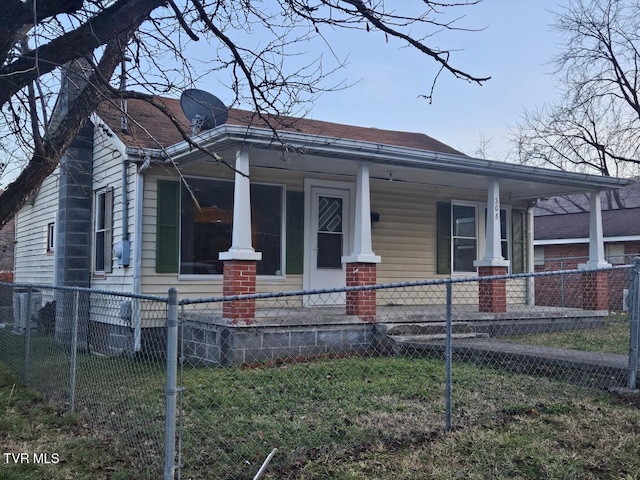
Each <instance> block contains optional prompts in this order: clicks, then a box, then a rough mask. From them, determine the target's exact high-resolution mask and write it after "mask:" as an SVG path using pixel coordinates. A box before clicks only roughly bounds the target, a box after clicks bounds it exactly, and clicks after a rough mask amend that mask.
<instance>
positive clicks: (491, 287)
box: [478, 266, 507, 313]
mask: <svg viewBox="0 0 640 480" xmlns="http://www.w3.org/2000/svg"><path fill="white" fill-rule="evenodd" d="M506 273H507V267H496V266H492V267H478V275H479V276H481V277H489V276H492V275H506ZM478 307H479V310H480V311H481V312H489V313H506V311H507V281H506V280H505V279H503V280H480V282H479V284H478Z"/></svg>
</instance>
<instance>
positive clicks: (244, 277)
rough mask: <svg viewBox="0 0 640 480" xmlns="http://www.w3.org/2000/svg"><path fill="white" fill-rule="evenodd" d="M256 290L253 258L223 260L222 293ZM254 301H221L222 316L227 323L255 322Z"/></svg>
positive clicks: (249, 292) (243, 293)
mask: <svg viewBox="0 0 640 480" xmlns="http://www.w3.org/2000/svg"><path fill="white" fill-rule="evenodd" d="M255 292H256V262H255V260H225V262H224V273H223V276H222V294H223V295H224V296H230V295H247V294H251V293H255ZM255 317H256V301H255V299H251V300H234V301H231V302H223V304H222V318H224V319H226V320H227V321H229V323H240V322H244V323H246V324H249V323H253V322H255Z"/></svg>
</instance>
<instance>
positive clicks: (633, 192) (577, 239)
mask: <svg viewBox="0 0 640 480" xmlns="http://www.w3.org/2000/svg"><path fill="white" fill-rule="evenodd" d="M605 195H606V194H605V193H604V192H603V193H602V194H601V197H602V201H603V204H606V205H607V207H608V208H606V209H603V210H602V213H601V215H602V239H603V242H602V248H603V255H604V259H605V261H606V262H608V263H609V264H612V265H622V264H628V263H631V262H632V261H633V258H634V257H636V256H638V255H640V184H639V183H637V182H634V183H632V184H631V185H629V186H627V187H625V188H622V189H620V190H619V191H618V192H617V196H618V198H619V200H618V201H617V202H611V201H606V200H605ZM620 207H622V208H620ZM588 209H589V205H588V203H587V202H585V199H584V198H583V197H581V196H572V197H569V198H558V199H547V200H544V201H542V202H540V203H539V205H538V207H537V208H536V215H535V229H534V268H535V271H537V272H541V271H557V270H572V269H576V268H579V266H580V265H581V264H583V263H585V262H586V261H587V260H588V258H589V248H590V238H589V231H590V213H589V211H588ZM619 274H620V275H626V272H620V273H619ZM612 275H613V273H612ZM544 282H545V281H544V280H543V279H540V280H539V282H538V285H537V290H536V295H537V296H536V301H537V304H542V302H543V300H542V298H543V297H544V296H545V295H544V292H545V290H546V289H555V288H556V287H557V286H556V285H551V284H552V283H553V280H551V279H548V280H547V284H548V285H546V287H545V283H544ZM609 283H610V284H612V285H613V284H616V283H617V284H619V282H615V281H612V282H609ZM574 284H575V282H570V281H565V282H564V283H563V285H562V288H561V292H562V295H561V296H560V297H555V301H556V304H558V305H560V304H562V303H563V302H562V299H563V298H574V299H575V298H579V296H577V295H573V294H572V290H574V289H577V288H579V287H578V286H576V285H574ZM546 297H547V300H546V304H547V305H549V296H546ZM567 306H572V305H567ZM609 309H611V310H622V309H623V291H620V290H619V289H617V290H610V291H609Z"/></svg>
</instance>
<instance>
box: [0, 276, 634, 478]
mask: <svg viewBox="0 0 640 480" xmlns="http://www.w3.org/2000/svg"><path fill="white" fill-rule="evenodd" d="M639 272H640V265H637V266H636V268H635V269H632V267H631V266H630V265H623V266H618V267H615V268H609V269H602V270H597V271H595V270H594V271H584V270H565V271H561V272H540V273H535V274H523V275H509V276H494V277H482V278H481V279H479V278H456V279H447V280H433V281H423V282H411V283H402V284H392V285H375V286H368V287H353V288H347V289H344V288H343V289H334V290H322V291H299V292H287V293H275V294H274V293H271V294H256V295H245V296H237V297H216V298H205V299H182V300H180V301H178V298H177V292H176V291H174V290H172V291H171V292H169V296H168V297H167V298H155V297H129V296H125V295H122V294H113V293H109V292H96V291H89V290H82V289H51V288H47V287H33V286H21V285H11V284H2V285H0V304H1V305H2V306H1V307H0V308H2V309H4V310H0V315H2V317H0V324H4V328H0V360H2V361H3V362H5V363H7V364H8V365H10V366H11V368H12V369H14V370H15V371H16V372H18V373H19V375H20V376H21V377H22V378H23V380H24V381H25V382H26V383H27V384H29V385H31V386H33V387H35V388H37V389H39V390H41V391H43V392H45V393H46V395H47V396H48V397H49V398H52V399H53V400H54V401H56V402H57V403H59V404H60V405H62V406H64V407H65V408H67V409H69V410H73V411H74V412H77V414H78V415H81V416H82V417H83V418H86V419H87V422H88V423H89V424H90V425H91V426H92V427H94V428H96V429H97V431H99V432H102V434H103V435H105V436H106V437H109V439H110V440H111V441H112V444H116V445H122V446H126V455H129V456H130V457H132V458H133V459H134V460H135V459H137V461H138V462H139V463H140V466H141V468H143V469H145V471H146V472H147V473H149V472H152V475H155V476H157V477H159V476H160V472H161V471H162V470H163V469H164V477H165V478H166V479H172V478H180V479H211V478H220V479H228V478H236V479H245V478H247V479H251V478H259V477H262V478H270V479H275V478H328V477H327V476H326V475H328V474H327V473H326V472H327V471H329V470H330V468H329V466H330V465H331V464H332V463H333V462H335V461H338V460H340V461H344V460H345V459H348V460H349V461H353V462H357V461H358V459H359V458H361V457H362V456H363V455H366V454H367V453H370V452H375V451H381V450H388V451H394V449H402V448H405V447H408V446H411V445H413V444H416V443H424V442H427V441H429V439H436V438H439V436H441V435H443V433H444V432H446V431H456V430H460V429H464V428H465V427H468V426H474V425H481V424H491V423H492V422H495V421H497V420H496V419H500V418H503V417H505V416H507V415H509V414H511V413H513V412H519V411H522V410H523V409H531V408H537V409H545V408H546V409H549V408H556V407H557V406H561V405H565V404H568V403H570V402H573V401H575V399H576V398H579V397H580V395H581V393H582V394H585V393H586V392H589V391H593V390H594V389H599V390H601V389H605V388H612V387H628V388H632V389H635V388H636V384H635V382H636V380H637V367H638V364H637V355H638V317H639V314H640V306H639V305H638V304H639V302H640V296H639V295H637V291H638V275H640V273H639ZM563 284H564V285H565V286H566V285H572V286H573V287H572V288H571V289H569V288H565V289H563V288H561V285H563ZM8 292H10V293H8ZM541 292H543V293H541ZM9 298H10V299H11V302H10V305H6V304H7V301H8V299H9ZM34 298H35V299H36V300H34ZM3 299H4V300H3ZM23 309H26V312H27V313H26V314H25V315H26V317H24V318H26V319H30V322H29V321H26V320H23V313H22V312H23V311H24V310H23ZM8 310H11V312H10V313H7V311H8ZM231 317H233V320H230V318H231ZM28 325H30V328H29V327H28ZM554 406H556V407H554ZM557 408H560V407H557ZM510 412H511V413H510ZM123 451H124V450H123ZM323 472H325V473H323ZM323 475H325V476H323Z"/></svg>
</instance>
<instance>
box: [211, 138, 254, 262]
mask: <svg viewBox="0 0 640 480" xmlns="http://www.w3.org/2000/svg"><path fill="white" fill-rule="evenodd" d="M235 169H236V174H235V184H234V192H233V227H232V233H231V248H229V250H228V251H227V252H220V255H219V257H220V260H261V259H262V253H260V252H256V251H255V250H254V248H253V245H252V242H251V196H250V188H249V187H250V182H249V153H248V152H246V151H244V150H238V152H237V153H236V165H235Z"/></svg>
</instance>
